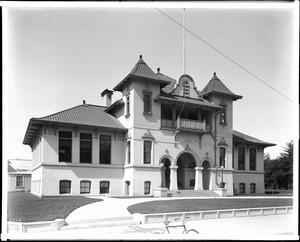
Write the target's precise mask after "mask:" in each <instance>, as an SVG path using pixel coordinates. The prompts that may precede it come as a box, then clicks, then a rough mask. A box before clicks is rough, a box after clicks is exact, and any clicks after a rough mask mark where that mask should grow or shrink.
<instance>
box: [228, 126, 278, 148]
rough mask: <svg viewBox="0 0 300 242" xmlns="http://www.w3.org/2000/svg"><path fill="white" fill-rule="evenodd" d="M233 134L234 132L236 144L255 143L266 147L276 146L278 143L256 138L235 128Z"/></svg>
mask: <svg viewBox="0 0 300 242" xmlns="http://www.w3.org/2000/svg"><path fill="white" fill-rule="evenodd" d="M232 134H233V143H234V144H238V143H241V144H250V145H251V144H254V145H261V146H264V147H267V146H275V145H276V144H274V143H269V142H265V141H262V140H259V139H256V138H254V137H252V136H249V135H247V134H243V133H241V132H238V131H236V130H233V132H232Z"/></svg>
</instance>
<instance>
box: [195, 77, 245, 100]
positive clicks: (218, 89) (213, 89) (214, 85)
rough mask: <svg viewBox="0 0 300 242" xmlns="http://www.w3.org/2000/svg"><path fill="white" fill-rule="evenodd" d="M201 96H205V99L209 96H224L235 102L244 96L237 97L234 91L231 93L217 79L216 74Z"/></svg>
mask: <svg viewBox="0 0 300 242" xmlns="http://www.w3.org/2000/svg"><path fill="white" fill-rule="evenodd" d="M201 94H202V95H203V97H205V96H208V95H210V94H223V95H227V96H230V97H232V99H233V100H234V101H235V100H237V99H241V98H242V96H240V95H236V94H234V93H233V92H232V91H230V90H229V89H228V88H227V87H226V86H225V85H224V83H223V82H222V81H221V80H220V79H219V78H218V77H217V75H216V73H215V72H214V75H213V77H212V79H211V80H210V81H209V83H208V84H207V85H206V86H205V87H204V88H203V90H202V91H201Z"/></svg>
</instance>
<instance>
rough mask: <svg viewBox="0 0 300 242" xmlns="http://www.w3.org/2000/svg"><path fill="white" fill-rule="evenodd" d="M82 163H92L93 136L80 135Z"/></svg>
mask: <svg viewBox="0 0 300 242" xmlns="http://www.w3.org/2000/svg"><path fill="white" fill-rule="evenodd" d="M80 163H92V134H84V133H81V134H80Z"/></svg>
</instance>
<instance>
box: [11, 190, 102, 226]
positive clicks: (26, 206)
mask: <svg viewBox="0 0 300 242" xmlns="http://www.w3.org/2000/svg"><path fill="white" fill-rule="evenodd" d="M99 201H103V200H102V199H93V198H88V197H82V196H66V197H65V196H64V197H43V198H39V197H36V196H34V195H32V194H30V193H27V192H13V193H8V200H7V216H8V221H15V222H36V221H52V220H55V219H57V218H63V219H64V218H66V217H67V216H68V215H69V214H70V213H71V212H72V211H74V210H75V209H76V208H79V207H81V206H84V205H86V204H89V203H94V202H99Z"/></svg>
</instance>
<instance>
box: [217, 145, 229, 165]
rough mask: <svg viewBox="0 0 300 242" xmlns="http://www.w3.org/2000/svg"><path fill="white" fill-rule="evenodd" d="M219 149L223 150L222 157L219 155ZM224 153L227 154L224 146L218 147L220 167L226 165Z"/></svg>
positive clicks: (220, 153)
mask: <svg viewBox="0 0 300 242" xmlns="http://www.w3.org/2000/svg"><path fill="white" fill-rule="evenodd" d="M221 150H224V157H223V156H221V155H222V152H221ZM226 154H227V149H226V147H220V149H219V165H220V167H221V166H223V167H224V168H225V165H226ZM222 158H224V159H223V160H222Z"/></svg>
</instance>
